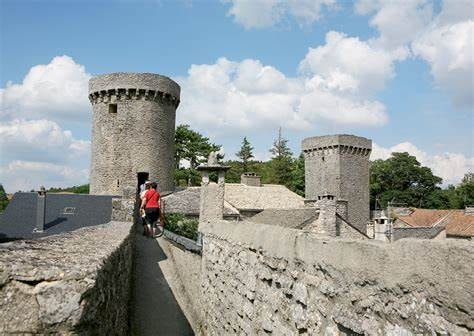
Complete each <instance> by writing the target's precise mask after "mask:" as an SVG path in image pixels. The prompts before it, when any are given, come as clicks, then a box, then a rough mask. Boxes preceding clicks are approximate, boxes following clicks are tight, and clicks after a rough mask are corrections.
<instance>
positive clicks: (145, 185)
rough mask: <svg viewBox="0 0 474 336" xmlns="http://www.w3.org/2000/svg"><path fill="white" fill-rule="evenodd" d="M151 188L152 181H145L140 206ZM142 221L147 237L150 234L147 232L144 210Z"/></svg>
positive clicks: (141, 216)
mask: <svg viewBox="0 0 474 336" xmlns="http://www.w3.org/2000/svg"><path fill="white" fill-rule="evenodd" d="M150 186H151V181H148V180H147V181H145V183H143V184H142V185H141V186H140V205H141V203H142V202H143V199H144V198H145V194H146V192H147V191H148V190H150ZM140 220H141V223H142V225H143V235H144V236H146V235H147V233H148V230H147V226H146V225H147V224H146V220H145V209H142V208H140Z"/></svg>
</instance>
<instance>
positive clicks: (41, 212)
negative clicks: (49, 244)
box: [33, 186, 46, 233]
mask: <svg viewBox="0 0 474 336" xmlns="http://www.w3.org/2000/svg"><path fill="white" fill-rule="evenodd" d="M45 218H46V189H45V188H44V187H43V186H41V187H40V190H39V191H38V197H37V203H36V226H35V228H34V230H33V232H38V233H41V232H43V231H44V224H45Z"/></svg>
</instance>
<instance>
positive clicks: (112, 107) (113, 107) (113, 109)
mask: <svg viewBox="0 0 474 336" xmlns="http://www.w3.org/2000/svg"><path fill="white" fill-rule="evenodd" d="M109 113H113V114H117V104H109Z"/></svg>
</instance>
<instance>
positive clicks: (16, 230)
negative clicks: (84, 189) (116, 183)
mask: <svg viewBox="0 0 474 336" xmlns="http://www.w3.org/2000/svg"><path fill="white" fill-rule="evenodd" d="M37 197H38V196H37V194H36V193H31V192H18V193H15V194H14V196H13V198H12V200H11V202H10V203H9V204H8V207H7V208H6V209H5V211H4V213H3V215H2V216H0V241H2V240H8V239H14V238H18V239H19V238H28V239H32V238H38V237H44V236H49V235H52V234H58V233H62V232H68V231H73V230H76V229H78V228H81V227H86V226H94V225H98V224H104V223H108V222H110V218H111V215H112V198H113V197H114V196H102V195H101V196H99V195H85V194H55V193H48V194H47V195H46V213H45V229H44V232H42V233H33V230H34V228H35V227H36V206H37V201H38V200H37ZM66 208H74V209H73V210H72V209H69V210H72V213H70V212H69V213H68V212H67V211H65V209H66Z"/></svg>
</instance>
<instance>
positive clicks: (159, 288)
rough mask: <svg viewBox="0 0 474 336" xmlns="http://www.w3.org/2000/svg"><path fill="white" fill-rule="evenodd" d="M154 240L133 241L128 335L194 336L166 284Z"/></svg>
mask: <svg viewBox="0 0 474 336" xmlns="http://www.w3.org/2000/svg"><path fill="white" fill-rule="evenodd" d="M165 259H166V256H165V254H164V253H163V250H162V249H161V247H160V245H159V244H158V242H157V241H156V240H155V239H149V238H145V237H143V236H139V237H137V239H136V251H135V272H134V279H133V287H132V302H131V316H130V324H131V325H130V327H131V328H130V329H131V335H134V336H148V335H150V336H151V335H166V336H172V335H194V333H193V330H192V329H191V326H190V325H189V322H188V320H187V319H186V317H185V316H184V313H183V311H182V310H181V308H180V307H179V305H178V303H177V302H176V299H175V297H174V295H173V293H172V291H171V289H170V287H169V286H168V283H167V282H166V279H165V277H164V276H163V272H162V270H161V268H160V265H159V262H160V261H162V260H165Z"/></svg>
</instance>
